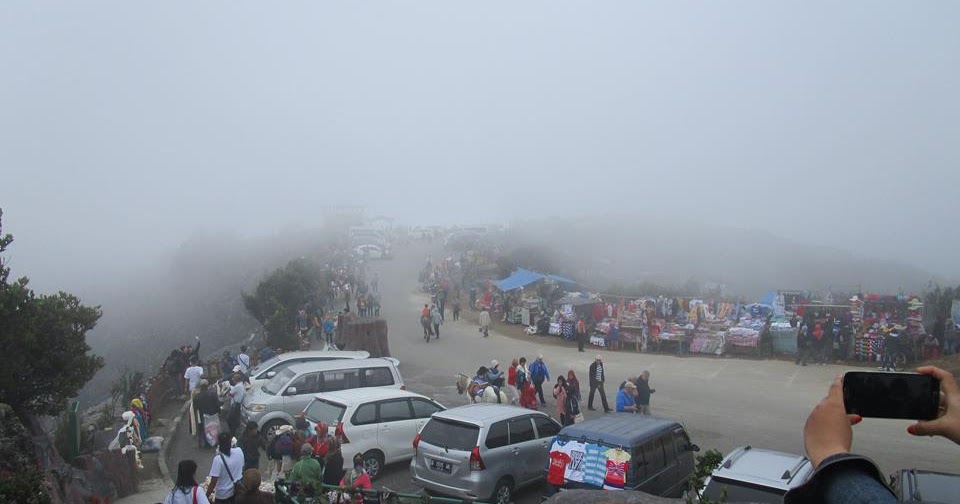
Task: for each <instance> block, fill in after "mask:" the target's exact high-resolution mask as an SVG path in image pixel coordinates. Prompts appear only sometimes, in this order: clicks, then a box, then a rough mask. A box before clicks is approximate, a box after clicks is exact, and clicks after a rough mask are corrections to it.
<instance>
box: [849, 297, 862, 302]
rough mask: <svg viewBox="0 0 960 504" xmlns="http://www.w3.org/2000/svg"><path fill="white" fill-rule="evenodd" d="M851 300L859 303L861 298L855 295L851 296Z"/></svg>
mask: <svg viewBox="0 0 960 504" xmlns="http://www.w3.org/2000/svg"><path fill="white" fill-rule="evenodd" d="M850 301H853V302H854V303H859V302H860V298H859V297H857V296H853V297H852V298H850Z"/></svg>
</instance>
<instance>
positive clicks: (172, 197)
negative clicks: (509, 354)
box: [0, 0, 960, 290]
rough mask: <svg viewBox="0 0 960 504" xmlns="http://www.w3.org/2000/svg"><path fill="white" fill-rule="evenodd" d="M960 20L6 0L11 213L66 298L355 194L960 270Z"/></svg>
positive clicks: (0, 110)
mask: <svg viewBox="0 0 960 504" xmlns="http://www.w3.org/2000/svg"><path fill="white" fill-rule="evenodd" d="M958 21H960V2H955V1H952V0H945V1H925V2H902V1H897V2H886V1H876V0H869V1H861V2H855V1H848V2H812V1H807V0H803V1H796V2H768V1H759V0H758V1H753V2H735V1H722V2H686V1H676V0H671V1H662V2H634V1H624V2H573V3H568V2H562V1H547V2H479V3H478V2H450V1H437V2H428V1H417V2H337V3H333V2H315V1H303V2H295V1H284V2H248V1H229V2H217V1H203V2H149V3H144V2H128V1H116V2H93V1H84V2H75V1H65V2H44V1H5V2H2V3H0V72H2V74H0V75H2V77H0V207H2V208H3V210H4V212H5V213H4V230H5V231H7V232H12V233H14V234H15V235H16V238H17V242H16V243H15V245H14V247H13V250H12V254H11V257H12V258H13V260H14V267H15V269H16V273H19V274H29V275H30V276H31V277H33V278H34V280H35V285H36V286H37V287H38V288H41V289H45V288H46V289H49V288H54V287H61V288H65V289H67V290H73V289H74V287H73V286H71V285H69V283H66V282H68V280H66V279H73V278H82V276H83V273H78V272H86V273H87V274H94V273H96V274H98V275H99V274H101V273H104V272H106V273H109V272H111V271H113V272H120V271H123V270H124V266H125V265H139V264H149V262H150V261H151V260H153V259H155V258H156V257H157V256H158V255H159V254H162V253H166V252H167V251H169V250H171V249H173V248H175V247H177V246H178V245H179V244H180V243H182V242H183V241H184V240H185V239H186V238H187V237H188V236H190V235H191V234H193V233H195V232H197V231H199V230H211V229H223V228H226V229H232V230H235V231H237V232H239V233H243V234H245V235H263V234H268V233H270V232H271V231H273V230H277V229H285V228H286V229H288V228H290V227H297V226H309V225H311V223H312V222H315V221H316V220H317V219H318V218H319V215H320V208H321V207H322V206H324V205H328V204H356V205H364V206H366V207H367V208H368V209H369V212H370V213H371V214H377V213H384V214H388V215H391V216H395V217H397V218H399V219H401V220H402V221H403V222H408V223H434V222H438V223H454V222H471V223H473V222H478V221H481V222H483V221H492V220H496V221H507V220H510V219H513V218H517V217H531V216H547V215H578V214H597V215H600V214H602V213H604V212H608V211H618V212H637V213H642V214H643V215H645V216H646V218H649V219H658V220H661V221H664V220H666V221H670V220H675V219H693V220H697V221H704V222H708V223H716V224H720V225H735V226H741V227H748V228H756V229H762V230H768V231H771V232H774V233H777V234H779V235H783V236H788V237H791V238H794V239H796V240H797V241H800V242H804V243H815V244H825V245H831V246H835V247H838V248H843V249H847V250H851V251H854V252H856V253H860V254H865V255H871V256H877V257H882V258H893V259H898V260H902V261H904V262H908V263H910V264H913V265H916V266H920V267H922V268H926V269H928V270H931V271H933V272H935V273H939V274H949V275H957V274H960V264H958V263H957V261H956V252H955V251H956V248H957V245H958V241H960V238H958V237H957V236H956V233H955V232H954V231H953V230H954V229H955V225H954V223H952V218H954V217H956V216H958V215H960V198H957V188H958V187H960V68H958V66H960V57H958V54H960V30H958V29H957V24H958ZM638 226H640V227H642V222H639V221H638ZM651 241H652V242H655V237H652V240H651ZM561 242H562V240H560V239H558V243H561ZM598 246H599V244H598ZM117 274H119V273H117ZM78 275H80V276H78ZM65 283H66V284H65Z"/></svg>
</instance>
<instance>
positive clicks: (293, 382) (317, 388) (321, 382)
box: [243, 358, 406, 436]
mask: <svg viewBox="0 0 960 504" xmlns="http://www.w3.org/2000/svg"><path fill="white" fill-rule="evenodd" d="M366 387H386V388H394V389H405V388H406V386H405V385H404V383H403V378H402V377H401V376H400V371H399V370H398V369H397V367H396V366H395V365H394V364H393V361H390V360H388V359H383V358H375V359H341V360H329V361H314V362H304V363H300V364H291V365H290V366H287V367H285V368H283V369H281V370H280V371H278V372H277V374H276V376H274V377H273V378H271V379H270V380H268V381H267V382H266V383H265V384H263V385H262V386H260V388H255V389H253V390H252V391H251V392H250V393H248V394H247V396H246V397H245V398H244V400H243V414H244V419H245V420H246V421H249V420H253V421H255V422H257V426H258V427H259V428H260V432H261V433H262V434H263V435H265V436H267V435H269V434H270V433H271V432H272V431H275V430H276V429H277V428H279V427H280V426H281V425H293V422H294V418H295V417H296V416H297V415H299V414H300V412H302V411H303V409H304V408H306V407H307V404H309V403H310V401H311V400H312V399H313V397H314V396H315V395H316V394H318V393H321V392H335V391H337V390H346V389H359V388H366Z"/></svg>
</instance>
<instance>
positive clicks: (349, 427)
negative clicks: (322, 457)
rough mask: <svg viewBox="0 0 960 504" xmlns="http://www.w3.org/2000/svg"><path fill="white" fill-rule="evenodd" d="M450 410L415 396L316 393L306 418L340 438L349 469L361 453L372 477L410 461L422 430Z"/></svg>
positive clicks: (398, 392)
mask: <svg viewBox="0 0 960 504" xmlns="http://www.w3.org/2000/svg"><path fill="white" fill-rule="evenodd" d="M445 409H446V408H444V407H443V405H441V404H440V403H438V402H436V401H434V400H432V399H430V398H429V397H426V396H422V395H420V394H415V393H413V392H407V391H405V390H395V389H383V388H368V389H357V390H344V391H339V392H326V393H323V394H316V395H315V396H314V398H313V401H311V402H310V404H309V405H308V406H307V408H306V409H305V410H304V414H305V417H306V419H307V421H308V422H310V424H311V425H310V428H311V429H313V426H314V425H316V423H318V422H321V421H322V422H323V423H325V424H326V425H327V429H328V432H329V433H330V435H334V434H337V435H339V436H340V442H341V443H342V444H341V449H342V451H343V460H344V466H345V467H344V468H345V469H349V468H351V467H352V463H353V457H354V455H356V454H357V453H361V454H363V461H364V465H365V466H366V469H367V473H368V474H370V477H371V478H376V477H377V476H378V475H380V472H381V471H382V470H383V466H384V465H386V464H392V463H394V462H401V461H407V460H410V458H412V457H413V454H414V448H413V440H414V438H415V437H416V435H417V433H418V432H420V428H421V427H423V426H424V424H426V423H427V421H428V420H429V419H430V415H433V414H434V413H436V412H438V411H443V410H445Z"/></svg>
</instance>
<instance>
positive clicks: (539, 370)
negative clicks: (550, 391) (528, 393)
mask: <svg viewBox="0 0 960 504" xmlns="http://www.w3.org/2000/svg"><path fill="white" fill-rule="evenodd" d="M530 379H531V380H532V381H533V388H534V389H535V390H536V391H537V397H538V398H539V399H540V405H541V406H543V405H546V404H547V401H545V400H544V399H543V382H544V381H546V380H549V379H550V371H548V370H547V365H546V364H545V363H544V362H543V354H540V355H538V356H537V360H535V361H533V364H530Z"/></svg>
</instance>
